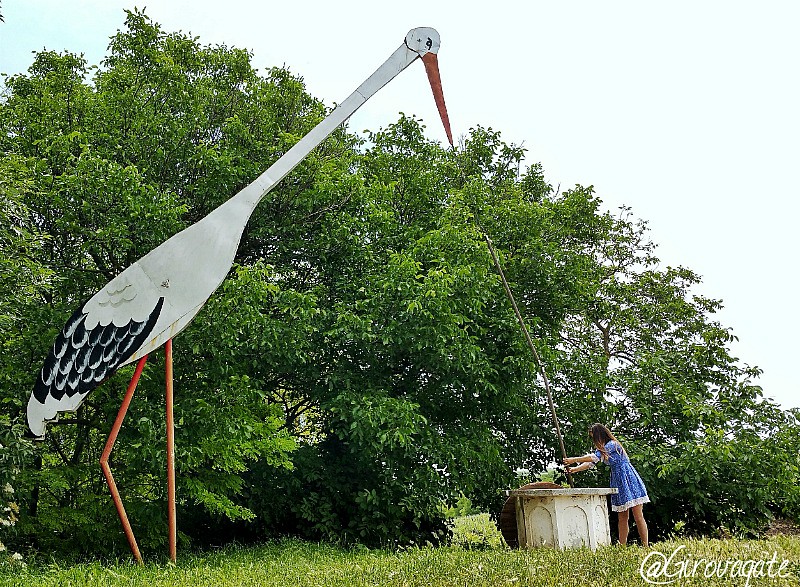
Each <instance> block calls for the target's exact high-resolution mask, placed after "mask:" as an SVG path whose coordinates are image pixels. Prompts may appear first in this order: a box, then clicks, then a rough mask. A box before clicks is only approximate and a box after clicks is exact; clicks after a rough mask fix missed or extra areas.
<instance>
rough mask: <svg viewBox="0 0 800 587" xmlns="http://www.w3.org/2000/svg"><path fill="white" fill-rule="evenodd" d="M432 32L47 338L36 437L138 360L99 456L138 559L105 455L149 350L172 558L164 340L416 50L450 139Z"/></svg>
mask: <svg viewBox="0 0 800 587" xmlns="http://www.w3.org/2000/svg"><path fill="white" fill-rule="evenodd" d="M438 49H439V33H437V32H436V31H435V30H434V29H432V28H416V29H413V30H412V31H410V32H409V33H408V35H407V36H406V38H405V41H404V42H403V44H402V45H400V47H399V48H398V49H397V50H396V51H395V52H394V53H392V55H391V57H389V59H387V60H386V62H385V63H384V64H383V65H381V66H380V67H379V68H378V69H377V70H376V71H375V73H373V74H372V75H371V76H369V78H367V80H366V81H365V82H364V83H363V84H361V85H360V86H359V87H358V89H357V90H356V91H355V92H353V93H352V94H351V95H350V96H349V97H348V98H347V99H346V100H345V101H344V102H342V103H341V104H340V105H339V106H337V107H336V108H335V109H334V110H333V111H332V112H331V113H330V114H329V115H328V117H327V118H325V120H323V121H322V122H320V123H319V124H318V125H317V126H316V127H314V129H312V130H311V132H309V133H308V134H307V135H306V136H304V137H303V138H302V139H300V141H299V142H298V143H297V144H295V145H294V146H293V147H292V148H291V149H289V151H287V152H286V154H285V155H284V156H283V157H281V158H280V159H278V161H276V162H275V163H274V164H273V165H272V166H271V167H270V168H269V169H267V170H266V171H265V172H264V173H262V174H261V175H260V176H259V177H258V178H256V179H255V181H253V182H252V183H251V184H250V185H248V186H247V187H245V188H244V189H243V190H241V191H240V192H239V193H238V194H236V195H235V196H233V197H232V198H231V199H229V200H228V201H227V202H225V203H224V204H222V205H221V206H219V207H218V208H217V209H215V210H214V211H213V212H211V213H210V214H209V215H208V216H206V217H205V218H203V219H202V220H200V221H199V222H197V223H196V224H193V225H192V226H190V227H189V228H187V229H185V230H183V231H181V232H179V233H178V234H176V235H174V236H173V237H171V238H170V239H169V240H167V241H165V242H164V243H162V244H161V245H159V246H158V247H156V248H155V249H153V250H152V251H150V252H149V253H147V254H146V255H145V256H144V257H142V258H141V259H139V260H138V261H136V262H135V263H133V265H131V266H130V267H128V268H127V269H125V270H124V271H123V272H122V273H120V274H119V275H117V276H116V277H115V278H114V279H112V280H111V281H110V282H109V283H108V284H107V285H106V286H105V287H103V288H102V289H101V290H100V291H99V292H97V293H96V294H95V295H94V296H93V297H92V298H91V299H90V300H89V301H88V302H86V303H85V304H84V305H83V306H82V307H80V308H78V310H76V311H75V313H74V314H73V315H72V316H71V317H70V319H69V320H68V321H67V324H66V326H64V328H63V330H62V331H61V333H60V334H59V335H58V337H57V338H56V341H55V343H54V345H53V348H52V350H51V351H50V353H49V354H48V356H47V359H46V360H45V362H44V366H43V367H42V371H41V375H40V376H39V378H38V380H37V381H36V385H35V387H34V390H33V393H32V395H31V398H30V400H29V402H28V426H29V427H30V429H31V432H32V433H33V434H34V436H36V437H37V438H39V439H42V438H44V434H45V428H46V426H47V424H48V423H49V422H53V421H55V420H57V419H58V416H59V413H61V412H74V411H75V410H77V409H78V407H79V406H80V405H81V403H82V402H83V401H84V400H85V399H86V396H87V395H88V394H89V392H91V391H92V390H93V389H94V388H95V387H97V386H98V385H100V383H102V382H103V381H104V380H105V379H107V378H108V377H110V376H111V375H112V374H113V373H114V372H115V371H116V370H117V369H119V368H120V367H122V366H123V365H127V364H129V363H132V362H134V361H138V364H137V366H136V370H135V372H134V375H133V378H132V379H131V382H130V384H129V385H128V389H127V392H126V394H125V398H124V399H123V401H122V406H121V407H120V410H119V413H118V414H117V418H116V421H115V422H114V425H113V427H112V429H111V433H110V434H109V437H108V441H107V442H106V445H105V449H104V450H103V454H102V456H101V458H100V466H101V469H102V470H103V474H104V476H105V478H106V482H107V483H108V487H109V490H110V491H111V495H112V497H113V499H114V504H115V505H116V508H117V513H118V514H119V517H120V520H121V522H122V526H123V528H124V531H125V535H126V537H127V539H128V543H129V544H130V547H131V550H132V551H133V555H134V556H135V557H136V560H137V561H138V562H140V563H141V562H142V557H141V554H140V553H139V548H138V546H137V544H136V538H135V537H134V535H133V531H132V529H131V526H130V523H129V522H128V519H127V515H126V514H125V508H124V506H123V505H122V500H121V499H120V497H119V492H118V491H117V487H116V484H115V483H114V477H113V475H112V474H111V469H110V467H109V465H108V459H109V456H110V455H111V450H112V449H113V447H114V442H115V440H116V438H117V434H118V433H119V429H120V426H121V425H122V421H123V419H124V418H125V413H126V412H127V409H128V406H129V405H130V402H131V398H132V397H133V392H134V390H135V389H136V384H137V383H138V381H139V376H140V375H141V373H142V370H143V369H144V364H145V361H146V360H147V355H148V353H150V352H152V351H154V350H156V349H158V348H159V347H160V346H161V345H165V353H166V381H167V384H166V387H167V389H166V395H167V400H166V409H167V499H168V503H169V506H168V518H169V548H170V558H171V559H172V560H173V561H174V560H175V558H176V520H175V461H174V459H175V450H174V425H173V419H172V402H173V393H172V339H173V337H175V335H177V334H178V333H179V332H181V331H182V330H183V329H184V328H186V327H187V326H188V325H189V323H190V322H191V321H192V319H193V318H194V317H195V316H196V315H197V313H198V312H199V311H200V308H202V307H203V305H204V304H205V303H206V301H207V300H208V299H209V297H211V294H213V293H214V291H215V290H216V289H217V288H218V287H219V285H220V284H221V283H222V281H223V280H224V279H225V276H226V275H227V274H228V271H229V270H230V268H231V265H232V264H233V259H234V256H235V254H236V250H237V249H238V247H239V241H240V240H241V237H242V233H243V231H244V228H245V225H246V224H247V222H248V220H249V218H250V215H251V214H252V213H253V210H254V209H255V207H256V206H257V205H258V203H259V202H260V201H261V199H262V198H263V197H264V196H265V195H266V194H267V192H269V191H270V190H271V189H272V188H273V187H275V185H276V184H277V183H278V182H279V181H281V179H283V178H284V177H285V176H286V174H288V173H289V172H290V171H291V170H292V169H294V168H295V166H297V164H298V163H300V161H302V160H303V159H304V158H305V157H306V156H307V155H308V154H309V153H310V152H311V150H312V149H314V147H316V146H317V145H319V144H320V143H321V142H322V141H323V140H324V139H325V138H326V137H327V136H328V135H330V134H331V133H332V132H333V131H334V130H335V129H336V128H337V127H338V126H339V125H340V124H342V123H343V122H344V121H346V120H347V119H348V118H349V117H350V116H351V115H352V114H353V113H354V112H355V111H356V110H357V109H358V108H359V107H360V106H361V105H362V104H364V102H366V101H367V100H368V99H369V98H370V97H371V96H372V95H373V94H375V93H376V92H377V91H378V90H379V89H381V88H382V87H383V86H385V85H386V84H387V83H389V82H390V81H391V80H392V79H393V78H394V77H395V76H397V75H398V74H399V73H400V72H401V71H403V70H404V69H405V68H406V67H408V66H409V65H410V64H411V63H413V62H414V61H415V60H416V59H417V58H418V57H421V58H422V61H423V63H424V64H425V68H426V70H427V73H428V79H429V81H430V84H431V88H432V89H433V94H434V99H435V100H436V105H437V107H438V109H439V114H440V116H441V118H442V123H443V124H444V127H445V132H446V133H447V138H448V140H449V141H450V144H451V145H452V144H453V139H452V135H451V132H450V123H449V120H448V117H447V109H446V107H445V103H444V96H443V94H442V86H441V80H440V78H439V66H438V62H437V57H436V55H437V51H438Z"/></svg>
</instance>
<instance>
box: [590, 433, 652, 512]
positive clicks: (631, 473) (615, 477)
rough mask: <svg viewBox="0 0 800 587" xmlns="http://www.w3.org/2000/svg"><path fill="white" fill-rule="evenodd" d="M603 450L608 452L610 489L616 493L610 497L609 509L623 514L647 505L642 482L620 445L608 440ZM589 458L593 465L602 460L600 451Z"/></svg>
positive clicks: (596, 451) (645, 492) (648, 499)
mask: <svg viewBox="0 0 800 587" xmlns="http://www.w3.org/2000/svg"><path fill="white" fill-rule="evenodd" d="M605 449H606V452H608V465H609V466H610V467H611V487H616V488H617V493H616V494H612V495H611V509H612V510H613V511H615V512H623V511H625V510H627V509H629V508H632V507H633V506H635V505H640V504H643V503H648V502H649V501H650V498H649V497H647V489H646V488H645V486H644V482H642V478H641V477H639V473H637V472H636V469H634V468H633V465H632V464H631V461H630V459H629V458H628V455H627V454H625V451H624V450H622V445H620V443H618V442H615V441H613V440H610V441H608V442H607V443H606V445H605ZM590 456H591V457H592V462H594V463H597V462H599V461H602V460H603V455H602V453H601V452H600V449H597V450H595V451H594V454H593V455H590ZM603 462H605V461H603Z"/></svg>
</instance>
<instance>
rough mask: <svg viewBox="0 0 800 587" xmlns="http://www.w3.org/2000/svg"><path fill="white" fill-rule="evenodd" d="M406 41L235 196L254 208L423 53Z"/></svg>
mask: <svg viewBox="0 0 800 587" xmlns="http://www.w3.org/2000/svg"><path fill="white" fill-rule="evenodd" d="M419 56H420V55H419V53H417V52H416V51H412V50H411V49H409V48H408V46H407V45H406V44H405V43H403V44H402V45H400V46H399V47H398V48H397V50H396V51H395V52H394V53H392V55H391V57H389V59H387V60H386V62H385V63H384V64H383V65H381V66H380V67H379V68H378V69H377V70H376V71H375V72H374V73H373V74H372V75H371V76H369V77H368V78H367V79H366V81H364V83H362V84H361V85H360V86H359V87H358V89H356V91H355V92H353V93H352V94H350V95H349V96H348V97H347V98H346V99H345V101H344V102H342V103H341V104H339V105H338V106H337V107H336V108H334V109H333V111H332V112H331V113H330V114H329V115H328V116H327V117H326V118H325V120H323V121H322V122H320V123H319V124H318V125H317V126H315V127H314V128H313V129H312V130H311V131H310V132H309V133H308V134H307V135H306V136H304V137H303V138H302V139H300V140H299V141H298V142H297V143H296V144H295V145H294V146H293V147H292V148H291V149H289V150H288V151H287V152H286V153H285V154H284V155H283V157H281V158H280V159H278V160H277V161H276V162H275V163H273V164H272V166H271V167H270V168H269V169H267V170H266V171H265V172H264V173H262V174H261V175H259V176H258V177H257V178H256V179H255V180H254V181H253V182H252V183H251V184H250V185H248V186H247V187H246V188H244V189H243V190H242V191H241V192H239V193H238V194H236V195H235V196H234V197H233V198H232V200H233V199H240V198H241V199H242V200H244V201H246V202H247V204H249V205H250V207H251V212H252V210H253V209H255V207H256V206H257V205H258V203H259V202H260V201H261V199H262V198H263V197H264V196H265V195H267V193H268V192H269V191H270V190H271V189H272V188H273V187H274V186H275V185H276V184H277V183H278V182H280V181H281V180H282V179H283V178H284V177H286V175H287V174H288V173H289V172H290V171H292V169H294V168H295V167H297V165H298V164H299V163H300V162H301V161H302V160H303V159H305V158H306V157H307V156H308V154H309V153H310V152H311V151H312V150H313V149H314V148H315V147H316V146H317V145H319V144H320V143H321V142H322V141H324V140H325V139H326V138H327V137H328V136H329V135H330V134H331V133H332V132H333V131H334V130H336V129H337V128H338V127H339V125H341V124H342V123H343V122H345V121H346V120H347V119H348V118H350V116H352V115H353V113H354V112H355V111H356V110H358V109H359V108H360V107H361V106H362V105H363V104H364V103H365V102H366V101H367V100H369V99H370V98H371V97H372V96H373V95H374V94H375V93H376V92H377V91H378V90H380V89H381V88H382V87H383V86H385V85H386V84H388V83H389V82H390V81H392V79H394V78H395V77H396V76H397V75H398V74H399V73H400V72H401V71H403V70H404V69H405V68H406V67H408V66H409V65H411V64H412V63H413V62H414V60H416V59H417V58H418V57H419Z"/></svg>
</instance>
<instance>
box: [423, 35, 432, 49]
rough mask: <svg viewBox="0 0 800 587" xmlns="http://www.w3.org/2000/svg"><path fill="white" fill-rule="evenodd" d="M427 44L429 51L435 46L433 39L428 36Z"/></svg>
mask: <svg viewBox="0 0 800 587" xmlns="http://www.w3.org/2000/svg"><path fill="white" fill-rule="evenodd" d="M425 46H426V47H427V48H428V51H430V49H431V47H433V39H431V38H430V37H428V42H427V43H425Z"/></svg>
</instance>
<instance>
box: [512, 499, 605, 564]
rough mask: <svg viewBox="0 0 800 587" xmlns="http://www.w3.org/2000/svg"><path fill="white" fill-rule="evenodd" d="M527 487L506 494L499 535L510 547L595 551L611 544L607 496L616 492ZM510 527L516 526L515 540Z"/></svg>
mask: <svg viewBox="0 0 800 587" xmlns="http://www.w3.org/2000/svg"><path fill="white" fill-rule="evenodd" d="M527 487H530V486H525V487H523V488H520V489H515V490H512V491H507V492H506V494H507V495H508V500H507V501H506V507H505V508H504V509H503V513H502V514H501V519H500V522H501V531H502V532H503V535H504V537H505V538H506V542H508V544H509V546H511V547H516V546H519V547H524V548H533V547H536V546H549V547H554V548H581V547H584V546H586V547H589V548H591V549H593V550H594V549H595V548H597V547H598V546H603V545H608V544H611V529H610V527H609V524H608V495H610V494H612V493H616V492H617V490H616V489H611V488H608V487H590V488H569V487H558V486H553V485H550V486H549V487H548V488H541V487H537V488H532V489H529V488H527ZM553 487H558V488H553ZM512 508H513V514H512ZM512 515H513V516H514V517H513V520H512V519H511V516H512ZM504 518H505V520H504ZM514 522H515V523H514ZM513 526H516V528H515V529H516V540H514V537H513ZM515 542H516V543H515Z"/></svg>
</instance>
